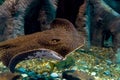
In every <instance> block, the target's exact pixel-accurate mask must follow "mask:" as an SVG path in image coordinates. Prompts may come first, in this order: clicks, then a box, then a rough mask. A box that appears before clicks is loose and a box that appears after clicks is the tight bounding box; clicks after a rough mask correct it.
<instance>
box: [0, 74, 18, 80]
mask: <svg viewBox="0 0 120 80" xmlns="http://www.w3.org/2000/svg"><path fill="white" fill-rule="evenodd" d="M18 78H20V75H19V74H16V73H11V72H4V73H0V80H16V79H18Z"/></svg>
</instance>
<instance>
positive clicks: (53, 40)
mask: <svg viewBox="0 0 120 80" xmlns="http://www.w3.org/2000/svg"><path fill="white" fill-rule="evenodd" d="M51 41H52V42H59V41H60V39H52V40H51Z"/></svg>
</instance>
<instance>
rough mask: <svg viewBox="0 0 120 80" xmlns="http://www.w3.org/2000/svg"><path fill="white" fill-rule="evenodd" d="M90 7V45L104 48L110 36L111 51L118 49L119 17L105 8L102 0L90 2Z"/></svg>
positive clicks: (107, 7) (119, 34) (91, 0)
mask: <svg viewBox="0 0 120 80" xmlns="http://www.w3.org/2000/svg"><path fill="white" fill-rule="evenodd" d="M90 5H91V6H92V11H91V12H92V14H91V16H92V20H91V22H92V25H91V30H90V31H91V34H90V35H91V43H92V45H96V46H104V41H105V40H107V39H108V38H109V37H110V36H112V42H113V50H114V51H115V52H116V51H117V49H118V48H120V15H119V14H118V13H116V12H115V11H114V10H113V9H111V8H110V7H109V6H107V5H106V4H105V3H104V2H103V0H90Z"/></svg>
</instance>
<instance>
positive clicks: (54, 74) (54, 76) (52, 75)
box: [50, 73, 58, 78]
mask: <svg viewBox="0 0 120 80" xmlns="http://www.w3.org/2000/svg"><path fill="white" fill-rule="evenodd" d="M50 76H51V77H53V78H57V77H58V74H57V73H51V74H50Z"/></svg>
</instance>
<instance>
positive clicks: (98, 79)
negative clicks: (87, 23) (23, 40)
mask: <svg viewBox="0 0 120 80" xmlns="http://www.w3.org/2000/svg"><path fill="white" fill-rule="evenodd" d="M111 51H112V50H111V49H109V48H97V47H92V48H91V49H87V48H85V47H83V48H81V49H78V50H76V51H75V52H73V53H70V54H69V55H67V57H66V60H64V61H60V62H58V61H54V60H47V59H32V60H26V61H22V62H20V63H19V64H18V65H17V66H16V73H20V75H21V80H29V79H33V80H39V79H40V80H42V79H43V80H65V79H63V78H62V73H63V72H64V71H67V70H78V71H82V72H85V73H87V74H88V75H91V76H93V77H94V78H95V80H119V79H120V64H113V63H112V61H111V60H110V59H109V58H108V57H109V55H110V53H111ZM8 71H9V69H8V68H6V67H5V66H4V65H3V64H2V63H0V73H2V72H8Z"/></svg>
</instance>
